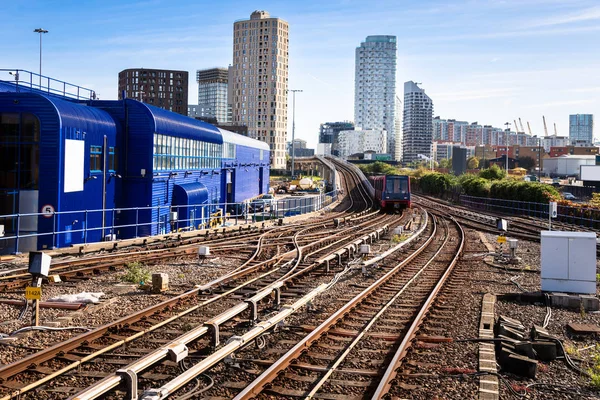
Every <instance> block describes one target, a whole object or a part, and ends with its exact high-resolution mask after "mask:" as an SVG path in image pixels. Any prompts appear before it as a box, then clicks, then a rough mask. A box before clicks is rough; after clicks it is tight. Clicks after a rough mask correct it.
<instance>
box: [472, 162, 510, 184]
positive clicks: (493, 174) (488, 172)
mask: <svg viewBox="0 0 600 400" xmlns="http://www.w3.org/2000/svg"><path fill="white" fill-rule="evenodd" d="M479 176H480V177H482V178H484V179H487V180H490V181H497V180H500V179H504V178H505V177H506V171H505V170H503V169H501V168H500V167H499V166H497V165H495V164H494V165H492V166H491V167H489V168H486V169H482V170H481V171H479Z"/></svg>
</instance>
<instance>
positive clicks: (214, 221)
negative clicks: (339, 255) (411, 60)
mask: <svg viewBox="0 0 600 400" xmlns="http://www.w3.org/2000/svg"><path fill="white" fill-rule="evenodd" d="M336 200H337V191H335V190H334V191H332V192H329V193H321V194H318V195H316V196H315V195H306V196H303V197H299V196H288V197H286V198H284V199H280V200H274V199H273V200H272V201H271V200H264V201H260V200H259V201H245V202H242V203H218V204H217V203H211V204H195V205H188V206H156V207H133V208H111V209H105V210H102V209H94V210H77V211H60V212H52V213H27V214H25V213H24V214H10V215H0V225H3V227H4V229H5V230H6V233H4V234H3V235H2V234H0V254H10V253H19V252H26V251H31V250H36V249H38V248H39V247H40V243H39V242H42V241H43V242H44V243H46V244H47V245H46V247H47V248H58V247H68V246H72V245H78V244H87V243H90V242H95V241H97V240H99V239H98V238H104V240H111V241H112V240H118V239H132V238H137V237H147V236H152V235H155V234H168V233H174V232H187V231H195V230H201V229H210V228H215V227H220V226H231V225H238V224H247V223H253V222H257V221H262V220H269V219H278V218H284V217H290V216H295V215H300V214H306V213H310V212H313V211H317V210H320V209H322V208H324V207H327V206H329V205H330V204H332V203H333V202H335V201H336ZM219 210H220V213H219V212H218V211H219ZM223 211H225V212H224V213H225V214H226V215H225V217H223V215H222V214H223ZM157 217H158V218H157ZM102 220H104V226H102ZM65 221H67V222H68V224H65ZM122 221H128V222H126V223H125V222H122ZM42 223H45V224H46V225H47V226H51V227H52V228H51V229H46V231H45V232H35V231H24V230H23V227H26V226H32V225H33V226H37V225H42ZM59 225H60V226H59ZM61 226H62V228H61ZM40 238H43V240H40V241H38V239H40ZM94 238H96V239H94Z"/></svg>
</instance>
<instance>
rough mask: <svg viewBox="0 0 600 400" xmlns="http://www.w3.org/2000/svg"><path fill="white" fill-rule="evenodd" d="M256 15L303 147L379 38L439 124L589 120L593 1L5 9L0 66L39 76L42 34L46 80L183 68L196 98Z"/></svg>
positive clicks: (91, 82)
mask: <svg viewBox="0 0 600 400" xmlns="http://www.w3.org/2000/svg"><path fill="white" fill-rule="evenodd" d="M255 9H261V10H267V11H269V12H270V13H271V15H272V16H277V17H280V18H283V19H285V20H287V21H288V22H289V23H290V61H289V65H290V71H289V72H290V76H289V83H290V88H292V89H302V90H303V91H304V92H303V93H300V94H297V95H296V136H297V137H300V138H303V139H306V140H308V142H309V145H312V146H315V145H316V142H317V137H318V129H319V123H321V122H325V121H338V120H352V119H353V113H354V106H353V104H354V51H355V48H356V47H357V46H358V45H360V42H361V41H363V40H364V38H365V37H366V36H368V35H378V34H385V35H396V36H397V37H398V71H397V87H398V90H399V95H400V98H403V94H402V90H403V85H402V83H403V82H405V81H408V80H414V81H416V82H422V87H423V88H424V89H425V90H426V92H427V94H428V95H429V96H430V97H432V99H433V103H434V109H435V115H439V116H440V117H442V118H456V119H459V120H467V121H469V122H473V121H478V122H479V123H485V124H492V125H494V126H498V127H501V126H503V124H504V122H506V121H510V122H511V123H512V121H513V119H515V118H516V119H518V118H519V117H521V118H522V120H523V123H524V124H525V121H530V122H531V127H532V129H533V133H534V134H543V124H542V115H545V116H546V119H547V121H548V128H549V130H550V131H553V126H552V124H553V123H554V122H555V123H556V125H557V128H558V133H559V134H560V135H567V134H568V115H569V114H572V113H593V114H596V116H597V117H598V118H600V110H599V105H600V101H599V100H600V51H599V50H600V3H599V2H598V0H556V1H555V0H546V1H542V0H514V1H513V0H504V1H502V0H464V1H452V0H450V1H401V0H389V1H387V0H386V1H376V0H375V1H364V0H363V1H353V0H340V1H314V0H305V1H263V2H255V3H253V2H249V1H226V0H224V1H221V2H215V1H204V0H201V1H172V0H171V1H169V0H148V1H131V2H124V1H115V0H104V1H80V0H79V1H72V0H47V1H44V0H37V1H31V0H30V1H27V2H25V1H18V0H17V1H10V2H9V1H6V2H3V3H2V5H0V13H1V15H2V17H3V18H2V21H3V22H2V24H0V37H2V38H3V40H2V41H1V42H0V68H20V69H27V70H31V71H38V68H39V37H38V35H37V34H34V33H33V29H35V28H38V27H42V28H44V29H47V30H49V31H50V32H49V33H48V34H46V35H45V36H44V44H43V51H44V55H43V73H44V75H49V76H52V77H54V78H57V79H61V80H65V81H68V82H72V83H75V84H78V85H81V86H85V87H89V88H92V89H95V90H96V92H97V93H98V94H99V96H100V98H102V99H114V98H116V97H117V75H118V72H119V71H121V70H123V69H126V68H136V67H146V68H169V69H181V70H187V71H189V72H190V78H192V79H191V80H192V82H190V97H189V101H190V103H196V102H197V85H196V83H195V82H194V77H195V71H196V69H201V68H209V67H215V66H227V65H229V64H230V63H231V60H232V27H233V21H234V20H237V19H246V18H249V16H250V13H251V12H252V11H253V10H255ZM7 78H8V77H2V78H0V79H7ZM291 104H292V102H291V98H290V101H289V106H290V113H289V122H290V123H289V131H290V137H291ZM596 125H599V122H597V123H596ZM595 135H596V136H600V131H599V130H598V128H597V129H596V130H595Z"/></svg>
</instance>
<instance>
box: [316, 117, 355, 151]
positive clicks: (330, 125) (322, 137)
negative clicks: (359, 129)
mask: <svg viewBox="0 0 600 400" xmlns="http://www.w3.org/2000/svg"><path fill="white" fill-rule="evenodd" d="M353 129H354V123H352V122H350V121H342V122H325V123H323V124H321V126H320V127H319V143H327V144H330V145H331V146H329V154H330V155H334V156H339V140H338V135H339V133H340V132H341V131H351V130H353ZM317 153H319V151H318V148H317ZM319 154H320V153H319Z"/></svg>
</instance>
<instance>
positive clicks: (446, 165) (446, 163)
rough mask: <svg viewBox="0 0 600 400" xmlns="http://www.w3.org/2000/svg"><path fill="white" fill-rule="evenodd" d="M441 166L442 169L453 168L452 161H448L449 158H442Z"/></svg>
mask: <svg viewBox="0 0 600 400" xmlns="http://www.w3.org/2000/svg"><path fill="white" fill-rule="evenodd" d="M439 164H440V168H450V166H452V164H450V160H448V159H447V158H442V159H441V160H440V162H439Z"/></svg>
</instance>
